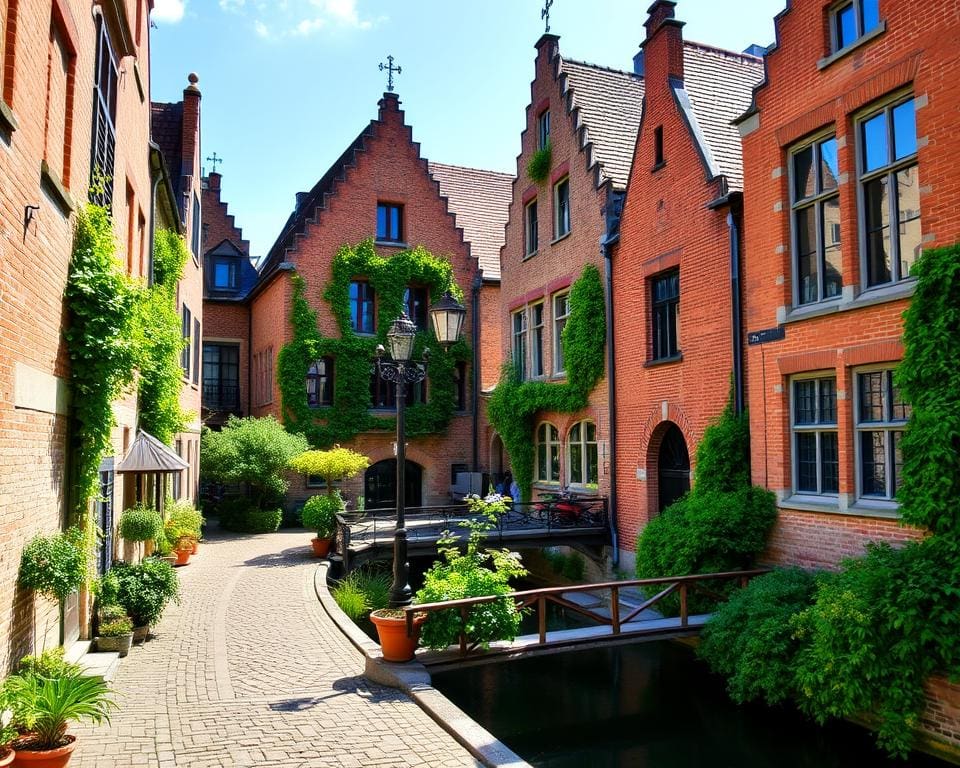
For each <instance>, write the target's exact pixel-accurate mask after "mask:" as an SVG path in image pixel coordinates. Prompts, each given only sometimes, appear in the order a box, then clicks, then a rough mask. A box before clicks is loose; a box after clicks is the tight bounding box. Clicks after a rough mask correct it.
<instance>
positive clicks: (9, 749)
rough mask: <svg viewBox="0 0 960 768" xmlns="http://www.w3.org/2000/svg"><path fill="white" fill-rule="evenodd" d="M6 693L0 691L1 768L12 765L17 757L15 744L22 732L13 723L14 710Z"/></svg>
mask: <svg viewBox="0 0 960 768" xmlns="http://www.w3.org/2000/svg"><path fill="white" fill-rule="evenodd" d="M8 701H9V696H7V693H6V691H5V690H4V691H0V707H2V710H0V768H4V766H8V765H11V764H12V763H13V761H14V759H15V758H16V756H17V753H16V752H15V751H14V749H13V743H14V742H15V741H16V740H17V739H18V738H19V737H20V731H19V730H18V729H17V727H16V725H15V724H14V722H13V710H12V709H11V708H10V705H9V703H8Z"/></svg>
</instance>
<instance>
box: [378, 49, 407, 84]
mask: <svg viewBox="0 0 960 768" xmlns="http://www.w3.org/2000/svg"><path fill="white" fill-rule="evenodd" d="M380 71H381V72H384V71H386V73H387V91H389V92H392V91H393V73H394V72H396V73H397V74H398V75H399V74H400V72H401V71H402V70H401V69H400V67H395V66H393V56H387V64H383V63H382V62H381V64H380Z"/></svg>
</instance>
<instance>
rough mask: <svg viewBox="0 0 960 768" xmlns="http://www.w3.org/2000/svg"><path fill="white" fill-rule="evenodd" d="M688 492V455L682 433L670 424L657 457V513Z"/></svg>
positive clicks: (674, 425)
mask: <svg viewBox="0 0 960 768" xmlns="http://www.w3.org/2000/svg"><path fill="white" fill-rule="evenodd" d="M689 490H690V454H689V453H687V442H686V440H684V439H683V432H681V431H680V428H679V427H678V426H677V425H676V424H671V425H670V426H669V427H668V428H667V431H666V433H665V434H664V436H663V439H662V440H661V441H660V453H659V455H658V456H657V512H658V513H660V512H663V510H664V508H665V507H669V506H670V505H671V504H673V502H675V501H676V500H677V499H679V498H680V497H681V496H683V495H684V494H685V493H686V492H687V491H689Z"/></svg>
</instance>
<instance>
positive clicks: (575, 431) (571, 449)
mask: <svg viewBox="0 0 960 768" xmlns="http://www.w3.org/2000/svg"><path fill="white" fill-rule="evenodd" d="M598 464H599V459H598V454H597V425H596V424H594V423H593V422H592V421H579V422H577V423H576V424H574V425H573V426H572V427H570V433H569V435H568V439H567V473H568V474H569V476H570V484H571V485H596V484H597V483H598V482H599V478H600V471H599V467H598Z"/></svg>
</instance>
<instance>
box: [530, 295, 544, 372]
mask: <svg viewBox="0 0 960 768" xmlns="http://www.w3.org/2000/svg"><path fill="white" fill-rule="evenodd" d="M530 327H531V330H532V331H533V338H532V342H533V343H532V345H531V348H530V375H531V376H543V302H542V301H541V302H540V303H539V304H534V305H533V306H532V307H530Z"/></svg>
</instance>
